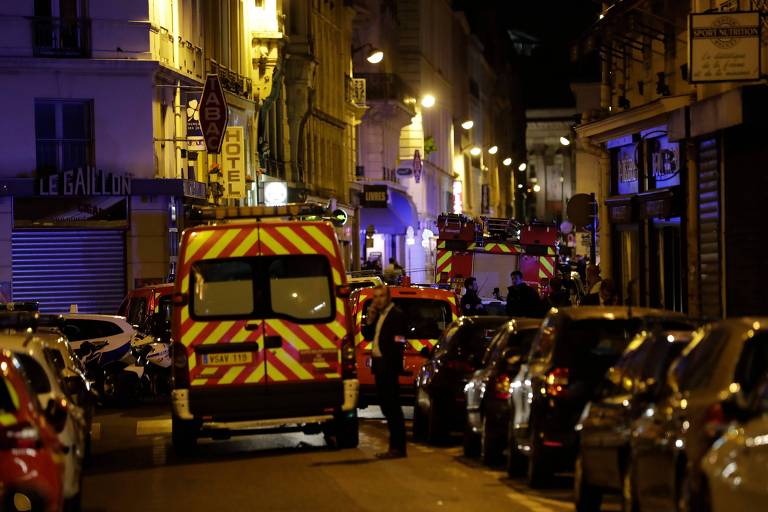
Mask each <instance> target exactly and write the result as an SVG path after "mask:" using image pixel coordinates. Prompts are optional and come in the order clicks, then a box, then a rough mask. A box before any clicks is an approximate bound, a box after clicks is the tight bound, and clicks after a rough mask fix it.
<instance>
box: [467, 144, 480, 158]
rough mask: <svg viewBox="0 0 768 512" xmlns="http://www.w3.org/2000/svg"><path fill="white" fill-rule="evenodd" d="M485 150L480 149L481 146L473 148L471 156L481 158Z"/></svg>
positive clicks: (470, 152)
mask: <svg viewBox="0 0 768 512" xmlns="http://www.w3.org/2000/svg"><path fill="white" fill-rule="evenodd" d="M482 152H483V150H482V149H480V147H479V146H473V147H472V149H470V150H469V154H470V155H472V156H480V153H482Z"/></svg>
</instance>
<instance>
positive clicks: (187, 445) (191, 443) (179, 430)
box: [171, 416, 200, 455]
mask: <svg viewBox="0 0 768 512" xmlns="http://www.w3.org/2000/svg"><path fill="white" fill-rule="evenodd" d="M199 435H200V426H199V424H198V423H197V422H196V421H195V420H182V419H178V418H176V417H175V416H174V417H172V419H171V442H172V443H173V449H174V450H176V453H177V454H179V455H187V454H189V453H190V452H192V451H193V450H194V449H195V447H196V446H197V438H198V436H199Z"/></svg>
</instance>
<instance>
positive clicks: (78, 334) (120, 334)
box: [61, 313, 136, 358]
mask: <svg viewBox="0 0 768 512" xmlns="http://www.w3.org/2000/svg"><path fill="white" fill-rule="evenodd" d="M62 317H63V325H62V326H61V330H62V332H63V333H64V335H65V336H66V337H67V340H69V343H70V344H71V346H72V348H73V349H74V350H77V349H78V348H80V345H81V344H82V343H83V342H86V341H88V342H91V344H94V345H98V347H99V348H102V347H103V348H105V350H104V352H110V351H112V350H116V351H117V352H116V353H114V354H112V357H116V358H119V357H120V356H122V355H123V353H124V352H128V351H129V350H130V349H131V340H132V339H133V337H134V336H135V335H136V329H135V328H134V327H133V326H132V325H131V324H130V323H129V322H128V321H127V320H126V319H125V318H123V317H120V316H112V315H91V314H83V313H67V314H64V315H62ZM104 342H106V346H105V345H104Z"/></svg>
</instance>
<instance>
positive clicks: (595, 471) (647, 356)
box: [574, 324, 695, 512]
mask: <svg viewBox="0 0 768 512" xmlns="http://www.w3.org/2000/svg"><path fill="white" fill-rule="evenodd" d="M693 329H695V326H694V325H693V324H691V327H690V330H685V331H664V330H661V329H653V328H650V330H646V331H642V332H641V333H640V334H638V335H637V336H636V337H635V339H634V340H632V342H631V343H630V344H629V346H628V347H627V349H626V350H625V351H624V354H622V356H621V358H620V359H619V360H618V362H617V363H616V364H615V365H614V366H613V367H611V368H610V369H609V370H608V373H607V374H606V377H605V379H604V381H603V383H602V384H601V385H600V387H599V389H598V391H597V394H596V396H595V398H594V399H593V400H592V401H591V402H589V403H588V404H587V406H586V407H585V408H584V412H583V413H582V416H581V419H580V420H579V423H578V424H577V425H576V430H577V431H579V433H580V440H579V454H578V457H577V458H576V470H575V474H574V500H575V502H576V510H577V511H578V512H586V511H598V510H600V505H601V502H602V497H603V493H606V492H621V491H622V490H623V488H624V479H625V477H626V469H627V468H626V462H627V460H628V457H629V448H630V434H631V431H630V429H631V427H632V423H633V422H634V421H635V420H636V419H637V418H638V417H639V416H640V415H641V414H642V413H643V412H645V411H646V409H648V407H649V405H651V404H652V403H653V402H654V401H655V400H656V399H657V398H658V397H659V395H660V393H661V391H662V389H663V385H664V384H665V383H666V375H667V371H668V370H669V366H670V365H671V364H672V362H673V361H674V359H675V358H676V357H677V356H679V355H680V353H681V352H682V351H683V349H684V348H685V347H686V346H687V345H688V343H689V342H690V341H691V338H692V337H693Z"/></svg>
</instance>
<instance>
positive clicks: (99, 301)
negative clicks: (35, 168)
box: [0, 169, 206, 314]
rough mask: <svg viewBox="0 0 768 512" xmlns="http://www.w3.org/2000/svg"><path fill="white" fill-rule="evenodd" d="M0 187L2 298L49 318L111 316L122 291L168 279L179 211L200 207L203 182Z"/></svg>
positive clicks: (99, 176) (86, 178)
mask: <svg viewBox="0 0 768 512" xmlns="http://www.w3.org/2000/svg"><path fill="white" fill-rule="evenodd" d="M0 186H1V187H2V195H3V196H5V197H2V198H0V200H1V201H2V203H3V204H4V205H7V207H6V208H3V211H2V212H0V222H2V223H3V225H4V226H6V227H7V229H8V232H9V233H10V239H9V240H4V241H2V243H0V252H2V253H3V254H4V255H5V256H6V257H7V261H8V262H9V263H10V264H9V265H7V266H5V267H3V268H2V270H1V272H2V278H3V279H2V281H3V282H4V283H3V287H2V288H3V295H4V296H5V298H7V299H12V300H15V301H27V300H29V301H38V302H39V303H40V309H41V311H43V312H49V313H61V312H66V311H69V310H70V308H71V307H72V306H73V305H76V306H77V310H78V311H79V312H83V313H108V314H114V313H115V312H116V311H117V309H118V306H119V305H120V302H121V301H122V300H123V298H124V297H125V293H126V291H127V289H128V288H129V287H130V288H133V287H136V286H141V285H144V284H149V283H157V282H166V281H168V280H169V279H172V278H173V274H174V271H175V265H176V256H177V254H178V236H179V232H180V230H181V229H183V228H184V210H185V208H186V207H187V206H188V205H191V204H194V203H200V204H201V203H205V202H206V187H205V185H204V184H202V183H198V182H194V181H189V180H146V179H143V180H132V179H131V178H130V177H129V176H125V175H120V174H116V173H115V174H113V173H107V172H103V171H101V170H96V169H78V170H74V171H66V172H62V173H56V174H52V175H49V176H46V177H45V178H44V179H10V180H5V181H4V182H3V183H2V184H0Z"/></svg>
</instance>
